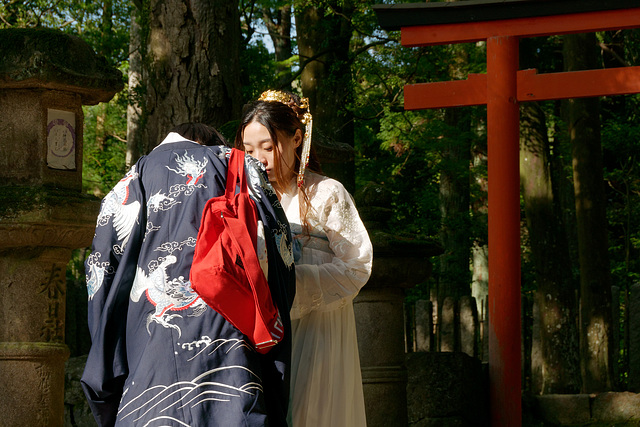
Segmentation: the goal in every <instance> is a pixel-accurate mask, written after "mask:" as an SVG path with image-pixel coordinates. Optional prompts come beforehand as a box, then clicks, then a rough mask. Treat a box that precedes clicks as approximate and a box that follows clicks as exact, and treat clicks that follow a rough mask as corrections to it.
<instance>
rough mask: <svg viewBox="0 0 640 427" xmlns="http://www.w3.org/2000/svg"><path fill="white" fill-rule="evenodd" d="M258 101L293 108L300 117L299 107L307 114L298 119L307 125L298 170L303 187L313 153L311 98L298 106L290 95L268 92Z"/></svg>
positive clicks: (298, 182) (303, 100) (299, 181)
mask: <svg viewBox="0 0 640 427" xmlns="http://www.w3.org/2000/svg"><path fill="white" fill-rule="evenodd" d="M258 101H267V102H280V103H282V104H284V105H287V106H289V107H291V109H292V110H293V111H294V113H296V115H298V112H297V111H296V110H295V108H294V106H295V107H299V108H301V109H303V110H306V112H305V113H304V114H303V115H302V117H300V116H299V115H298V118H299V119H300V122H302V124H303V125H305V132H304V138H303V139H302V155H301V156H300V169H299V170H298V179H297V184H298V187H302V184H303V182H304V171H305V169H306V168H307V166H309V152H310V151H311V131H312V130H313V118H312V117H311V113H310V112H309V98H300V104H299V105H298V104H296V102H295V100H294V99H293V98H292V97H291V95H289V94H288V93H285V92H281V91H279V90H267V91H265V92H262V95H260V98H258Z"/></svg>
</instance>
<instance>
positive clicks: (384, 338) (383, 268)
mask: <svg viewBox="0 0 640 427" xmlns="http://www.w3.org/2000/svg"><path fill="white" fill-rule="evenodd" d="M356 202H357V204H358V207H359V211H360V214H361V216H362V218H363V220H364V222H365V225H366V227H367V230H368V231H369V235H370V237H371V241H372V243H373V249H374V258H373V272H372V275H371V279H369V282H368V283H367V284H366V285H365V286H364V288H363V289H362V290H361V291H360V294H359V295H358V297H357V298H356V299H355V301H354V310H355V315H356V329H357V334H358V350H359V352H360V364H361V368H362V382H363V387H364V398H365V409H366V413H367V425H368V426H369V427H377V426H380V427H383V426H384V427H390V426H403V427H404V426H406V425H407V424H408V417H407V391H406V389H407V371H406V367H405V345H404V339H405V334H404V307H403V304H404V297H405V290H406V289H408V288H410V287H412V286H415V285H416V284H418V283H420V282H424V281H426V280H427V279H428V278H429V275H430V274H431V264H430V262H429V257H431V256H435V255H438V254H439V253H440V252H441V250H440V249H439V246H438V245H437V244H434V243H431V242H425V241H418V240H416V239H408V238H407V239H404V238H401V237H398V236H395V235H391V234H388V233H385V232H384V231H383V229H384V228H385V224H386V222H387V220H388V218H389V216H390V213H391V210H390V208H389V206H391V198H390V195H389V194H388V193H387V192H386V191H385V190H384V189H383V188H381V187H379V186H376V185H374V184H370V185H368V186H365V187H364V188H362V189H361V190H359V191H358V192H357V193H356Z"/></svg>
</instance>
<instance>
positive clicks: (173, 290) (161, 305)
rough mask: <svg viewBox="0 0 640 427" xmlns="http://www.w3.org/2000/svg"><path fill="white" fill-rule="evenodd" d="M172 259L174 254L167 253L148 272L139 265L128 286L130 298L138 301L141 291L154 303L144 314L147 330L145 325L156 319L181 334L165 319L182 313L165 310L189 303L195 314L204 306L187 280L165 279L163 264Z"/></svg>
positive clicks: (175, 308) (168, 263)
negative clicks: (153, 309) (151, 311)
mask: <svg viewBox="0 0 640 427" xmlns="http://www.w3.org/2000/svg"><path fill="white" fill-rule="evenodd" d="M160 259H162V258H160ZM176 261H177V258H176V257H175V256H173V255H167V256H166V257H165V258H164V260H162V262H161V263H160V265H158V267H157V268H156V269H155V270H153V271H151V272H150V273H149V274H148V275H147V274H146V273H145V272H144V270H142V269H141V268H140V267H138V269H137V272H136V277H135V279H134V280H133V286H132V288H131V300H132V301H134V302H138V301H139V300H140V297H141V296H142V294H143V293H146V296H147V299H148V300H149V302H151V303H152V304H153V305H155V307H156V309H155V312H154V313H150V314H149V317H148V318H147V332H149V333H151V332H150V331H149V325H150V324H151V323H152V322H156V323H158V324H160V325H161V326H163V327H165V328H172V329H175V330H177V331H178V336H182V331H181V330H180V327H179V326H178V325H175V324H172V323H169V322H170V321H171V319H173V318H176V317H179V318H182V316H181V315H179V314H169V312H170V311H175V310H184V309H187V308H190V307H191V308H192V309H193V310H194V315H196V316H198V315H200V314H202V312H204V310H205V309H206V308H207V305H206V304H205V303H204V301H202V299H200V297H199V296H198V294H196V293H195V292H194V291H193V289H192V288H191V283H190V282H189V281H186V282H185V281H184V278H183V277H182V276H181V277H179V278H177V279H173V280H169V275H168V274H167V267H168V266H169V265H171V264H174V263H175V262H176Z"/></svg>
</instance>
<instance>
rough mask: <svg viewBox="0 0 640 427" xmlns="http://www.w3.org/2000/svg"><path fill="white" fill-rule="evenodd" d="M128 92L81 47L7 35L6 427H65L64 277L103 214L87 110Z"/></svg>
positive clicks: (0, 389) (51, 34) (0, 53)
mask: <svg viewBox="0 0 640 427" xmlns="http://www.w3.org/2000/svg"><path fill="white" fill-rule="evenodd" d="M122 87H123V84H122V75H121V73H120V72H119V71H118V70H116V69H114V68H113V67H111V66H109V65H108V64H107V62H106V61H105V60H104V58H101V57H98V56H97V55H96V54H95V52H94V51H93V50H92V49H91V47H90V46H89V45H88V44H86V43H85V42H83V41H82V40H81V39H79V38H77V37H74V36H70V35H67V34H64V33H62V32H59V31H56V30H48V29H6V30H0V396H2V398H0V413H1V414H2V419H1V421H0V424H1V425H2V426H7V427H10V426H11V427H13V426H27V425H28V426H31V427H37V426H62V424H63V411H64V406H63V396H64V390H63V388H64V363H65V360H66V359H67V358H68V355H69V350H68V348H67V346H66V345H65V344H64V318H65V296H66V289H65V288H66V285H65V271H66V265H67V263H68V261H69V259H70V256H71V251H72V250H73V249H76V248H81V247H86V246H88V245H89V244H90V243H91V239H92V237H93V233H94V229H95V219H96V215H97V212H98V207H99V201H98V200H96V199H93V198H89V197H87V196H84V195H83V194H82V136H83V122H84V116H83V113H82V105H93V104H97V103H99V102H107V101H109V100H110V99H111V98H112V97H113V96H114V95H115V93H116V92H118V91H120V90H121V89H122Z"/></svg>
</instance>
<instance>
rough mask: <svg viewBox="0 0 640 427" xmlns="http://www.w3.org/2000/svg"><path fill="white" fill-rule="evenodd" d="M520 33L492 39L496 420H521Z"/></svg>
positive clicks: (492, 377)
mask: <svg viewBox="0 0 640 427" xmlns="http://www.w3.org/2000/svg"><path fill="white" fill-rule="evenodd" d="M517 70H518V38H517V37H492V38H489V39H487V135H488V141H487V144H488V148H487V159H488V160H487V161H488V166H487V167H488V180H489V182H488V185H489V392H490V398H491V403H490V406H491V425H492V426H493V427H518V426H520V425H521V424H522V415H521V410H522V400H521V382H522V380H521V374H520V371H521V365H520V359H521V355H520V335H521V332H520V170H519V169H520V168H519V162H520V158H519V131H520V114H519V107H518V101H517V97H516V90H517V85H516V73H517Z"/></svg>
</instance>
